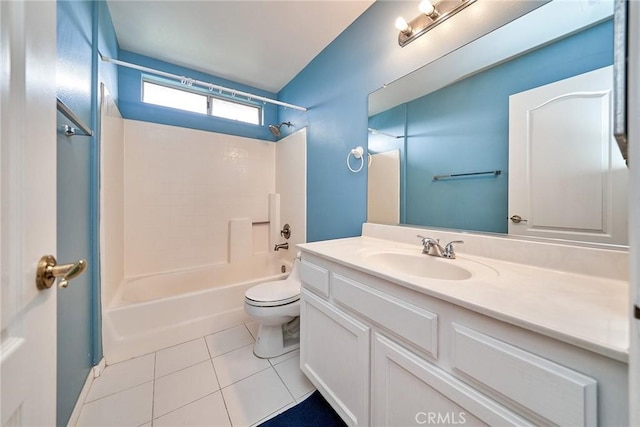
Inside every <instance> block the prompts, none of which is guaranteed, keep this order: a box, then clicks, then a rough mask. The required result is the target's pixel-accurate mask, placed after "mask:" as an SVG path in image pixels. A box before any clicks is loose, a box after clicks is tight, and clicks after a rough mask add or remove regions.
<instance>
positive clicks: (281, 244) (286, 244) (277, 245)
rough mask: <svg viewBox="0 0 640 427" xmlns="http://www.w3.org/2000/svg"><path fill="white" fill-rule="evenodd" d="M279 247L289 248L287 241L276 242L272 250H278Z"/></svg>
mask: <svg viewBox="0 0 640 427" xmlns="http://www.w3.org/2000/svg"><path fill="white" fill-rule="evenodd" d="M280 249H289V242H284V243H277V244H276V246H275V248H273V250H274V251H279V250H280Z"/></svg>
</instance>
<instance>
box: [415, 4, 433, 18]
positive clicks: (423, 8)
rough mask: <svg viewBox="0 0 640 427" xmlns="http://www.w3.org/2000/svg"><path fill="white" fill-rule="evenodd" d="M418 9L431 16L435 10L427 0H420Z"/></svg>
mask: <svg viewBox="0 0 640 427" xmlns="http://www.w3.org/2000/svg"><path fill="white" fill-rule="evenodd" d="M418 9H420V12H422V13H424V14H425V15H427V16H431V15H432V14H433V12H435V10H436V8H435V6H433V4H431V2H430V1H429V0H422V1H421V2H420V4H419V5H418Z"/></svg>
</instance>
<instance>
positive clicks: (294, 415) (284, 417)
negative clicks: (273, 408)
mask: <svg viewBox="0 0 640 427" xmlns="http://www.w3.org/2000/svg"><path fill="white" fill-rule="evenodd" d="M316 426H317V427H344V426H346V424H345V423H344V421H342V419H341V418H340V416H339V415H338V414H336V413H335V411H334V410H333V408H331V406H329V404H328V403H327V401H326V400H324V398H323V397H322V395H321V394H320V392H319V391H318V390H316V391H314V392H313V394H311V396H309V397H307V398H306V399H305V400H303V401H302V402H300V403H298V404H297V405H296V406H294V407H292V408H289V409H287V410H286V411H284V412H283V413H281V414H280V415H277V416H275V417H273V418H271V419H270V420H268V421H265V422H263V423H262V424H260V425H259V426H258V427H316Z"/></svg>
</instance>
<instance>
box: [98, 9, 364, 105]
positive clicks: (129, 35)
mask: <svg viewBox="0 0 640 427" xmlns="http://www.w3.org/2000/svg"><path fill="white" fill-rule="evenodd" d="M374 1H375V0H288V1H277V0H262V1H245V0H228V1H218V0H213V1H212V0H209V1H166V0H144V1H123V0H108V2H107V3H108V5H109V10H110V12H111V17H112V20H113V25H114V28H115V31H116V35H117V38H118V43H119V45H120V48H121V49H123V50H128V51H131V52H134V53H138V54H141V55H145V56H150V57H152V58H155V59H160V60H163V61H166V62H170V63H172V64H176V65H180V66H184V67H187V68H190V69H193V70H197V71H202V72H205V73H208V74H212V75H215V76H218V77H222V78H225V79H229V80H232V81H235V82H238V83H243V84H246V85H249V86H253V87H256V88H259V89H264V90H267V91H269V92H273V93H277V92H278V91H280V89H282V88H283V87H284V86H285V85H286V84H287V83H289V81H291V79H293V77H295V75H296V74H298V73H299V72H300V71H301V70H302V69H303V68H304V67H305V66H306V65H307V64H308V63H309V62H310V61H311V60H312V59H313V58H314V57H315V56H316V55H318V54H319V53H320V52H321V51H322V50H323V49H324V48H325V47H326V46H327V45H329V44H330V43H331V42H332V41H333V40H334V39H335V38H336V37H337V36H338V35H339V34H340V33H341V32H342V31H343V30H344V29H345V28H347V27H348V26H349V25H350V24H351V23H352V22H353V21H354V20H355V19H356V18H357V17H358V16H360V15H361V14H362V13H363V12H364V11H365V10H366V9H367V8H368V7H369V6H370V5H371V4H372V3H373V2H374ZM187 77H188V76H187Z"/></svg>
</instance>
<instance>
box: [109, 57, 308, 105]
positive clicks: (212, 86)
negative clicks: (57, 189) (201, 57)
mask: <svg viewBox="0 0 640 427" xmlns="http://www.w3.org/2000/svg"><path fill="white" fill-rule="evenodd" d="M100 59H102V60H103V61H104V62H111V63H112V64H116V65H120V66H122V67H127V68H133V69H134V70H138V71H143V72H145V73H151V74H155V75H158V76H162V77H167V78H170V79H174V80H178V81H180V82H181V83H183V84H186V85H189V86H191V85H197V86H201V87H203V88H205V89H209V90H210V91H213V90H217V91H220V92H226V93H228V94H230V95H240V96H244V97H246V98H248V99H256V100H258V101H262V102H267V103H269V104H275V105H279V106H281V107H285V108H291V109H292V110H298V111H307V109H306V108H305V107H299V106H297V105H293V104H288V103H286V102H282V101H278V100H275V99H271V98H265V97H264V96H260V95H254V94H252V93H249V92H243V91H240V90H235V89H231V88H228V87H224V86H220V85H217V84H214V83H209V82H203V81H201V80H196V79H192V78H189V77H185V76H179V75H177V74H171V73H166V72H164V71H160V70H154V69H153V68H148V67H143V66H142V65H136V64H132V63H130V62H124V61H120V60H118V59H113V58H109V57H107V56H102V55H100Z"/></svg>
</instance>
